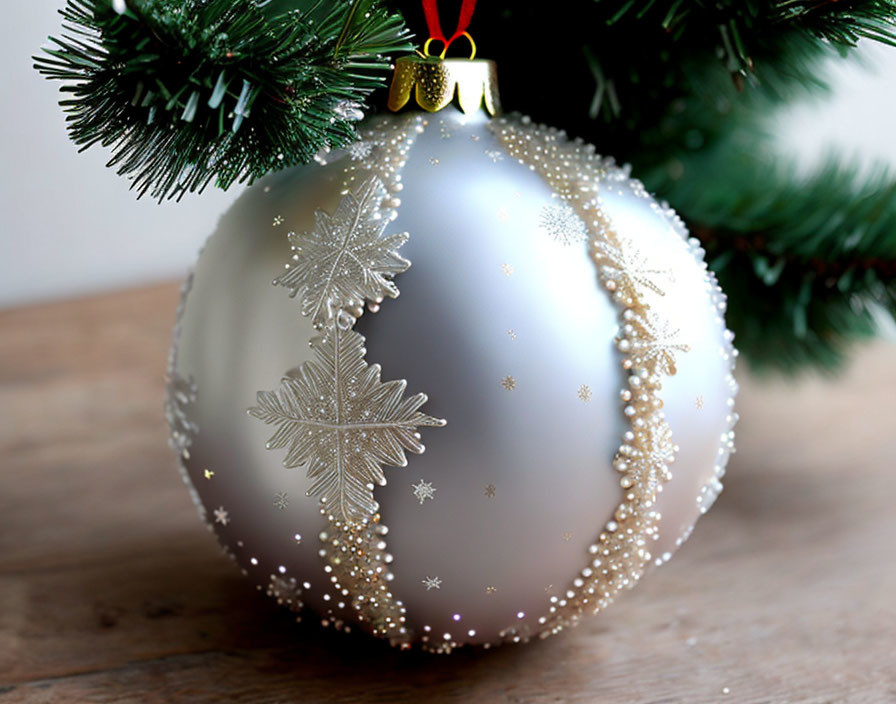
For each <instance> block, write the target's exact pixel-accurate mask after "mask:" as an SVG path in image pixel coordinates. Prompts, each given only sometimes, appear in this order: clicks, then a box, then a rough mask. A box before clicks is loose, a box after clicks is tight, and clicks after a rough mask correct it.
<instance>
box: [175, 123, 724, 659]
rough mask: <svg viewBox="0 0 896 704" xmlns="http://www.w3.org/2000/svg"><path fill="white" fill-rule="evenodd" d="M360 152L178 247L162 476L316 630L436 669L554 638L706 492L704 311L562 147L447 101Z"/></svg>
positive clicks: (705, 279)
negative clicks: (360, 636) (382, 645)
mask: <svg viewBox="0 0 896 704" xmlns="http://www.w3.org/2000/svg"><path fill="white" fill-rule="evenodd" d="M360 133H361V139H360V141H358V142H356V143H354V144H353V145H351V147H349V148H348V149H346V150H345V151H342V152H333V153H330V154H327V155H325V156H324V157H322V158H321V159H320V160H319V161H320V162H321V163H317V164H312V165H309V166H305V167H298V168H292V169H288V170H285V171H283V172H280V173H278V174H275V175H273V176H270V177H268V178H267V179H266V180H264V181H262V182H260V183H259V184H257V185H255V186H253V187H251V188H250V189H249V190H248V191H247V192H246V193H245V194H244V195H243V196H242V197H241V198H240V199H239V201H238V202H237V203H236V205H234V206H233V208H232V209H231V211H230V212H229V213H228V214H227V215H225V216H224V218H223V219H222V221H221V223H220V225H219V227H218V230H217V232H216V233H215V234H214V235H213V236H212V237H211V238H210V240H209V241H208V243H207V244H206V246H205V248H204V249H203V251H202V253H201V255H200V257H199V261H198V263H197V265H196V267H195V271H194V274H193V275H192V276H191V277H190V278H189V279H188V282H187V284H186V285H185V287H184V298H183V302H182V305H181V308H180V310H179V315H178V323H177V326H176V328H175V336H174V345H173V347H172V354H171V360H170V369H169V385H168V400H167V404H166V408H167V413H168V418H169V422H170V424H171V429H172V435H171V441H172V445H173V446H174V447H175V448H176V450H177V452H178V454H179V457H180V459H181V464H182V469H183V472H184V478H185V480H186V482H187V483H188V485H189V486H190V487H191V488H192V489H193V490H194V492H195V493H194V498H195V500H196V502H197V505H198V506H199V507H200V510H201V512H202V515H203V516H204V517H205V519H206V520H207V521H208V524H209V525H210V527H211V528H212V529H214V531H215V533H216V534H217V536H218V538H219V540H220V541H221V543H222V545H223V546H224V548H225V551H226V552H227V553H228V554H230V555H231V556H232V557H233V559H234V560H236V562H237V563H238V564H239V565H240V566H241V567H242V569H243V570H244V572H246V573H247V574H248V576H249V578H250V579H251V580H252V581H253V582H254V583H255V584H256V585H257V586H258V588H259V589H262V590H265V591H266V592H267V593H268V594H270V595H271V596H272V597H274V598H276V599H277V600H278V601H280V602H281V603H282V604H284V605H286V606H288V607H289V608H292V609H294V610H295V611H307V612H308V613H312V614H316V616H317V617H319V618H320V619H321V620H322V621H323V623H324V624H327V625H334V626H336V627H339V628H344V629H346V630H348V629H350V628H361V629H363V630H367V631H369V632H371V633H373V634H375V635H377V636H381V637H383V638H387V639H388V640H390V641H391V642H392V643H394V644H396V645H400V646H402V647H410V646H412V645H415V644H420V645H422V646H423V647H424V648H426V649H429V650H434V651H443V652H444V651H450V650H451V649H452V648H454V647H457V646H459V645H463V644H479V645H485V646H486V647H488V646H491V645H494V644H498V643H501V642H507V641H514V642H520V641H526V640H528V639H530V638H533V637H536V636H539V637H542V636H546V635H550V634H552V633H556V632H558V631H560V630H562V629H563V628H565V627H568V626H571V625H574V624H575V623H577V622H578V621H579V620H580V618H582V616H584V615H585V614H590V613H594V612H596V611H599V610H602V609H603V608H605V607H606V606H607V605H608V604H610V603H611V602H612V601H613V599H614V598H615V597H616V596H617V594H619V592H620V591H621V590H623V589H625V588H629V587H632V586H633V585H634V584H635V583H636V582H637V581H638V580H639V579H640V577H641V576H642V575H643V574H644V573H645V572H646V571H647V570H648V568H650V567H651V566H653V565H658V564H662V563H663V562H664V561H665V560H667V559H668V558H669V556H670V555H671V553H672V552H674V550H675V549H676V547H678V546H679V545H680V544H681V543H682V541H683V540H685V539H686V538H687V536H688V535H689V533H690V531H691V528H692V527H693V525H694V523H695V522H696V520H697V518H698V517H699V516H700V515H701V514H702V513H703V512H705V511H706V510H707V509H708V508H709V506H710V505H711V503H712V502H713V500H714V498H715V496H716V495H717V493H718V492H719V490H720V489H721V484H720V481H719V480H720V479H721V477H722V475H723V473H724V468H725V464H726V462H727V459H728V455H729V453H730V452H731V451H732V447H733V432H732V427H733V425H734V423H735V420H736V416H735V413H734V409H733V397H734V395H735V393H736V384H735V381H734V378H733V376H732V370H733V366H734V360H735V356H736V353H735V351H734V349H733V347H732V335H731V334H730V333H729V332H728V331H727V330H726V329H725V324H724V320H723V314H724V309H725V299H724V296H723V295H722V293H721V291H720V290H719V287H718V285H717V283H716V280H715V278H714V276H713V275H712V273H711V272H709V271H708V270H707V268H706V265H705V264H704V262H703V252H702V250H701V248H700V246H699V243H698V242H697V241H696V240H694V239H689V238H688V236H687V233H686V231H685V229H684V227H683V225H682V223H681V221H680V220H679V219H678V218H677V217H676V216H675V214H674V213H673V212H672V211H671V210H669V208H668V207H666V206H665V205H662V204H660V203H658V202H656V201H655V200H654V199H653V198H651V197H650V196H649V195H648V194H647V193H646V192H645V190H644V188H643V187H642V186H641V184H640V183H639V182H637V181H636V180H633V179H631V178H630V177H629V174H628V172H627V170H626V169H624V168H620V167H618V166H616V165H615V164H614V162H613V161H612V160H610V159H605V158H602V157H600V156H598V155H596V154H595V153H594V150H593V149H592V148H591V147H589V146H588V145H585V144H582V143H581V142H578V141H571V140H569V139H567V138H566V136H565V135H564V134H563V133H562V132H559V131H557V130H553V129H549V128H546V127H543V126H538V125H535V124H532V123H531V122H530V121H528V120H527V119H525V118H519V117H513V116H511V117H496V118H490V117H488V116H487V115H486V114H485V113H484V112H470V113H469V114H464V113H461V112H460V111H458V110H456V109H455V108H454V107H451V106H450V105H449V106H447V107H444V108H443V109H442V110H441V111H439V112H437V113H435V114H429V113H423V112H408V113H402V114H399V115H385V116H381V117H378V118H375V119H373V120H370V121H368V122H366V123H364V124H362V125H361V128H360ZM399 293H400V295H399ZM424 444H425V446H426V447H425V451H424ZM654 578H659V579H661V578H662V577H661V576H657V577H654Z"/></svg>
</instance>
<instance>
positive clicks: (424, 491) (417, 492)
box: [411, 479, 436, 504]
mask: <svg viewBox="0 0 896 704" xmlns="http://www.w3.org/2000/svg"><path fill="white" fill-rule="evenodd" d="M411 487H412V488H413V489H414V498H415V499H417V501H419V502H420V503H421V504H422V503H423V502H424V501H426V500H427V499H429V500H430V501H431V500H433V499H434V498H435V493H436V489H435V487H433V485H432V483H431V482H425V481H423V480H422V479H421V480H420V482H419V483H417V484H411Z"/></svg>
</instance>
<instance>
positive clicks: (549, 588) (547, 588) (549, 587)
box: [544, 584, 554, 593]
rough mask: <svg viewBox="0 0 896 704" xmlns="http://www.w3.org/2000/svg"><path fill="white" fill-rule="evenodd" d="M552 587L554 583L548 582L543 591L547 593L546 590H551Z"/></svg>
mask: <svg viewBox="0 0 896 704" xmlns="http://www.w3.org/2000/svg"><path fill="white" fill-rule="evenodd" d="M553 588H554V585H553V584H549V585H548V586H546V587H545V588H544V591H545V593H547V592H549V591H551V590H552V589H553Z"/></svg>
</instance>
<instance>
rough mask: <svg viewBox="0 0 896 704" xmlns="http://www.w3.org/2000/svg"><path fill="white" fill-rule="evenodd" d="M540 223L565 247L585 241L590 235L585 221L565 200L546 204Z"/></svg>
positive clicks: (552, 237)
mask: <svg viewBox="0 0 896 704" xmlns="http://www.w3.org/2000/svg"><path fill="white" fill-rule="evenodd" d="M538 224H539V227H541V229H542V230H544V231H545V232H546V233H547V234H548V236H549V237H550V238H551V239H552V240H554V242H557V243H558V244H561V245H563V246H564V247H568V246H570V245H573V244H579V243H581V242H584V241H585V240H586V239H587V237H588V232H587V231H586V230H585V223H583V222H582V219H581V218H580V217H579V216H578V215H577V214H576V211H575V210H573V207H572V206H571V205H570V204H569V203H566V202H564V201H561V202H559V203H551V204H550V205H546V206H544V208H542V209H541V215H540V216H539V219H538Z"/></svg>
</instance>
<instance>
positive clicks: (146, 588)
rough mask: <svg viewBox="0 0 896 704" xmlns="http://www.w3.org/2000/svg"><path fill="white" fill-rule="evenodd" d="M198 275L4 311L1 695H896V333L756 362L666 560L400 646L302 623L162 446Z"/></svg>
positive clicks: (71, 698)
mask: <svg viewBox="0 0 896 704" xmlns="http://www.w3.org/2000/svg"><path fill="white" fill-rule="evenodd" d="M176 299H177V288H176V286H174V285H166V286H159V287H154V288H147V289H141V290H135V291H128V292H124V293H120V294H115V295H107V296H102V297H97V298H92V299H88V300H82V301H74V302H65V303H59V304H53V305H45V306H39V307H32V308H27V309H19V310H11V311H5V312H0V420H2V422H0V558H2V559H0V703H3V704H6V703H7V702H253V703H255V702H260V703H268V702H270V703H273V702H303V703H305V702H390V703H391V702H604V701H606V702H654V703H659V702H688V703H690V702H819V703H821V702H894V701H896V655H894V651H896V403H894V399H896V348H894V347H893V346H888V345H887V344H885V343H875V344H873V345H870V346H868V347H865V348H863V349H861V350H859V351H858V352H857V353H856V355H855V357H854V360H853V362H852V364H851V365H850V366H849V368H848V369H846V370H845V371H844V373H843V374H842V375H841V376H840V377H839V378H838V379H836V380H822V379H817V378H810V379H804V380H801V381H800V382H798V383H795V382H785V381H782V380H776V381H772V382H764V383H760V382H758V381H756V380H753V379H750V378H749V377H748V375H746V374H745V373H744V370H743V369H741V370H740V372H741V373H740V375H739V376H740V379H741V382H742V386H743V390H742V392H741V396H740V399H739V401H740V403H739V406H740V412H741V418H742V420H741V423H740V425H739V426H738V448H739V450H738V453H737V455H735V457H734V459H733V461H732V463H731V465H730V467H729V473H728V477H727V479H726V481H725V484H726V490H725V492H724V493H723V495H722V497H721V498H720V499H719V501H718V503H717V505H716V507H715V508H714V509H713V511H712V512H711V513H710V514H709V515H708V516H706V517H705V518H704V519H703V520H702V521H701V522H700V525H698V527H697V530H696V532H695V533H694V536H693V537H692V538H691V540H690V541H689V542H688V543H687V544H686V545H685V546H684V548H683V549H682V550H681V551H680V553H679V554H678V555H677V556H676V557H675V558H674V559H673V560H672V562H671V563H669V565H667V566H665V567H663V568H661V569H659V570H657V571H656V572H654V573H653V574H650V575H649V576H648V577H647V578H645V580H644V581H643V582H642V583H641V584H640V585H639V586H638V588H637V589H635V590H634V591H632V592H631V593H628V594H626V595H625V596H624V597H623V598H622V599H620V601H619V602H618V603H617V604H616V605H615V606H613V607H612V608H611V609H610V610H608V611H607V612H606V613H605V614H603V615H601V616H598V617H596V618H593V619H591V620H589V621H588V622H587V623H586V624H584V625H583V626H581V627H580V628H578V629H575V630H573V631H570V632H567V633H564V634H561V635H560V636H558V637H555V638H551V639H548V640H546V641H541V642H536V643H532V644H529V645H526V646H505V647H502V648H497V649H495V650H492V651H488V652H481V651H470V652H468V651H460V652H458V653H456V654H454V655H452V656H447V657H446V656H428V655H424V654H406V653H400V652H396V651H394V650H392V649H390V648H389V647H388V646H385V645H384V644H382V643H380V642H376V641H373V640H371V639H368V638H366V637H364V636H361V635H352V636H344V635H342V634H338V633H333V632H329V631H323V630H321V629H320V628H319V627H317V626H316V625H315V624H314V622H313V618H309V619H307V621H308V622H307V623H302V624H296V623H294V621H293V619H292V617H291V615H290V614H289V613H288V612H285V611H280V610H278V609H277V608H276V607H275V606H273V605H272V604H271V603H270V601H269V600H268V599H267V598H266V597H264V596H263V595H261V594H258V593H257V592H256V591H255V590H254V589H253V588H252V587H251V586H250V584H249V583H248V581H246V580H245V579H244V578H243V577H242V576H241V575H240V573H239V571H238V570H237V568H236V567H235V566H234V565H233V564H232V563H231V562H230V561H229V560H228V559H226V558H225V557H224V556H223V555H222V554H221V552H220V551H219V549H218V547H217V544H216V542H215V540H214V537H213V536H212V534H211V533H209V532H208V531H207V530H206V529H205V527H204V526H203V525H202V524H201V523H200V522H199V520H198V518H197V516H196V511H195V510H194V508H193V506H192V504H191V502H190V499H189V497H188V494H187V491H186V489H185V488H184V486H183V484H182V482H181V479H180V476H179V475H178V472H177V470H176V469H175V467H174V462H173V459H172V457H171V454H170V452H169V450H168V448H167V445H166V429H165V425H164V420H163V415H162V387H163V381H162V377H163V371H164V366H165V358H166V353H167V345H168V337H169V328H170V325H171V323H172V322H173V316H174V307H175V304H176Z"/></svg>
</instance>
